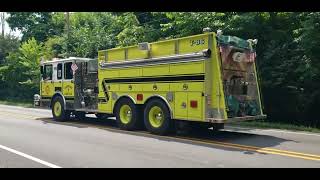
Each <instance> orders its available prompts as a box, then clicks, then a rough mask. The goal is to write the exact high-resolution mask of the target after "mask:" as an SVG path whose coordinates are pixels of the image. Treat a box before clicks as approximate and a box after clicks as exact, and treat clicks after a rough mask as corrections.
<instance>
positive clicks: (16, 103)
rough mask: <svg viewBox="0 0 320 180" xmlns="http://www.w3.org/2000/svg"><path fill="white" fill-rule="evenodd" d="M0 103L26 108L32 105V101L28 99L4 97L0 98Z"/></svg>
mask: <svg viewBox="0 0 320 180" xmlns="http://www.w3.org/2000/svg"><path fill="white" fill-rule="evenodd" d="M0 104H4V105H12V106H21V107H26V108H31V107H33V101H30V100H15V99H6V100H0Z"/></svg>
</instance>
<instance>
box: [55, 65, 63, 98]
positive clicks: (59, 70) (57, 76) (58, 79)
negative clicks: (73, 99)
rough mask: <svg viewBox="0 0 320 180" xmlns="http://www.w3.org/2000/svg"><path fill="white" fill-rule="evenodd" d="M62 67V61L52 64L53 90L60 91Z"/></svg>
mask: <svg viewBox="0 0 320 180" xmlns="http://www.w3.org/2000/svg"><path fill="white" fill-rule="evenodd" d="M62 67H63V64H62V63H58V64H54V65H53V69H54V71H53V84H54V91H55V92H62V69H63V68H62Z"/></svg>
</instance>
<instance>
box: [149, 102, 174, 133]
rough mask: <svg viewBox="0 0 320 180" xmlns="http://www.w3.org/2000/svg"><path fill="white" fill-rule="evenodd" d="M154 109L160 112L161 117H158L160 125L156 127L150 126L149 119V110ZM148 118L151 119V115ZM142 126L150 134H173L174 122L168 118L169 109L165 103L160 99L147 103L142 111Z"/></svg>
mask: <svg viewBox="0 0 320 180" xmlns="http://www.w3.org/2000/svg"><path fill="white" fill-rule="evenodd" d="M154 107H155V108H157V107H158V108H160V109H161V111H162V113H161V114H162V116H163V117H162V116H161V117H160V119H162V120H161V121H162V123H160V124H159V126H158V127H155V126H154V125H152V122H151V121H150V119H149V113H152V112H150V110H152V109H153V108H154ZM150 116H151V117H152V114H151V115H150ZM155 118H156V117H155ZM144 124H145V126H146V128H147V130H148V131H149V132H151V133H152V134H157V135H167V134H169V133H172V132H174V121H173V120H172V119H171V117H170V111H169V108H168V107H167V105H166V103H164V102H163V101H162V100H160V99H153V100H151V101H149V102H148V103H147V105H146V107H145V109H144Z"/></svg>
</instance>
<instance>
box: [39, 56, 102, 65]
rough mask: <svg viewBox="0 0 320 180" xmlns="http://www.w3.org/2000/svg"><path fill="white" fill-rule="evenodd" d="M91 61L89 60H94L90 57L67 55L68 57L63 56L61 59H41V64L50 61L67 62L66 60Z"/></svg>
mask: <svg viewBox="0 0 320 180" xmlns="http://www.w3.org/2000/svg"><path fill="white" fill-rule="evenodd" d="M74 60H77V61H84V62H87V61H91V60H96V59H92V58H83V57H69V58H63V59H57V60H51V61H42V62H41V64H52V63H57V62H68V61H74Z"/></svg>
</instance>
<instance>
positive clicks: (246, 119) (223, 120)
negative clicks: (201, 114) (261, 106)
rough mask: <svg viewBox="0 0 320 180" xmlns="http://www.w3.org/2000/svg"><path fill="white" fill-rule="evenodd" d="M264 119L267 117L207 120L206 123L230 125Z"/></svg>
mask: <svg viewBox="0 0 320 180" xmlns="http://www.w3.org/2000/svg"><path fill="white" fill-rule="evenodd" d="M266 118H267V115H258V116H244V117H234V118H228V119H217V118H207V121H208V122H210V123H231V122H241V121H252V120H261V119H266Z"/></svg>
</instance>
